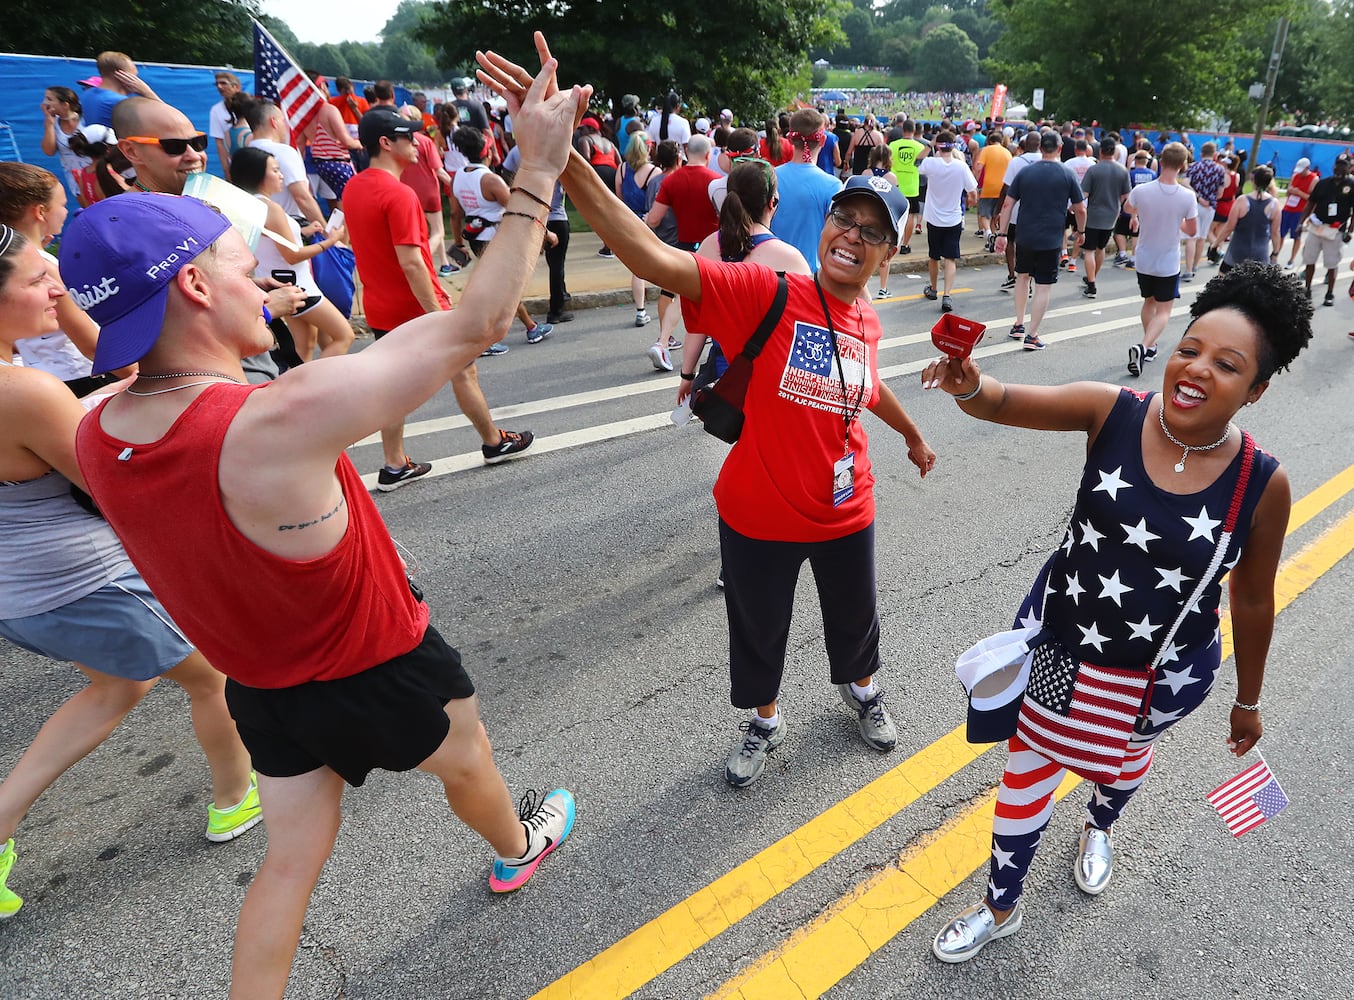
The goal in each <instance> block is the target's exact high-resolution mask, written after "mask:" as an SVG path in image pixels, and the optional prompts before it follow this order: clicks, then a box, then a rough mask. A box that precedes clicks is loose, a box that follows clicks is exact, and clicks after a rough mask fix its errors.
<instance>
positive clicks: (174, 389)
mask: <svg viewBox="0 0 1354 1000" xmlns="http://www.w3.org/2000/svg"><path fill="white" fill-rule="evenodd" d="M147 377H148V378H155V377H156V376H153V375H151V376H147ZM222 377H223V378H229V376H222ZM231 381H232V382H234V383H235V384H236V385H243V384H244V383H243V382H241V381H240V380H239V379H235V378H232V379H231ZM220 384H221V383H220V382H212V381H211V380H209V379H203V380H202V381H200V382H185V383H184V384H183V385H171V386H170V387H169V388H168V389H152V390H151V391H150V392H137V391H136V390H135V389H124V390H123V391H124V392H126V393H127V395H129V396H163V395H164V394H165V393H167V392H178V391H179V390H180V389H191V388H193V386H195V385H220Z"/></svg>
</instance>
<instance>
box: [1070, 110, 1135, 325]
mask: <svg viewBox="0 0 1354 1000" xmlns="http://www.w3.org/2000/svg"><path fill="white" fill-rule="evenodd" d="M1114 147H1115V142H1114V140H1113V139H1112V138H1110V137H1109V136H1106V137H1105V138H1103V139H1101V140H1100V159H1099V160H1097V161H1096V162H1095V165H1094V166H1092V167H1091V168H1090V169H1089V170H1087V171H1086V173H1085V174H1084V175H1083V176H1082V178H1081V190H1082V191H1084V192H1085V193H1086V239H1085V240H1084V241H1083V242H1082V244H1081V259H1082V262H1083V263H1084V264H1085V265H1086V275H1085V276H1084V277H1083V278H1082V279H1081V281H1082V289H1081V294H1083V295H1085V296H1086V297H1087V298H1088V299H1093V298H1095V295H1096V287H1095V279H1096V276H1097V275H1098V274H1099V273H1100V269H1101V268H1102V267H1104V266H1105V247H1107V246H1108V245H1109V242H1110V237H1111V236H1112V235H1114V225H1115V223H1116V222H1118V220H1119V213H1120V212H1121V211H1122V210H1123V207H1124V200H1125V199H1126V198H1127V197H1128V192H1129V191H1131V190H1132V189H1133V186H1132V184H1130V183H1129V179H1128V170H1127V169H1126V168H1124V167H1123V166H1121V165H1120V164H1118V163H1115V162H1114Z"/></svg>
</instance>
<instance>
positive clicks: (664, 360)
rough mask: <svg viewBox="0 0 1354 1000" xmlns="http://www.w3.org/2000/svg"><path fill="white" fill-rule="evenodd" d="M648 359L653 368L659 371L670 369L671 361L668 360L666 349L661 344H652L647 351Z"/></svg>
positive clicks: (668, 370)
mask: <svg viewBox="0 0 1354 1000" xmlns="http://www.w3.org/2000/svg"><path fill="white" fill-rule="evenodd" d="M648 354H649V360H650V361H652V362H653V366H654V370H655V371H660V372H670V371H672V362H671V361H669V360H668V352H667V349H666V348H664V347H663V345H662V344H654V345H653V346H651V347H650V348H649V351H648Z"/></svg>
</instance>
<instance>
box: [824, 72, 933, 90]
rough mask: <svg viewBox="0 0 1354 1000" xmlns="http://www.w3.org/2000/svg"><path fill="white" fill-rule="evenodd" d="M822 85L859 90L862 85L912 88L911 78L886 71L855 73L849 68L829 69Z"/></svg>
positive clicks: (899, 88)
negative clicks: (825, 81) (825, 80)
mask: <svg viewBox="0 0 1354 1000" xmlns="http://www.w3.org/2000/svg"><path fill="white" fill-rule="evenodd" d="M823 86H824V87H835V88H837V89H839V90H860V89H861V88H863V87H884V88H887V89H888V90H896V91H899V92H903V91H907V90H911V89H912V78H911V77H909V76H893V75H890V74H888V73H857V72H855V71H854V70H849V69H830V70H828V71H827V83H825V84H823Z"/></svg>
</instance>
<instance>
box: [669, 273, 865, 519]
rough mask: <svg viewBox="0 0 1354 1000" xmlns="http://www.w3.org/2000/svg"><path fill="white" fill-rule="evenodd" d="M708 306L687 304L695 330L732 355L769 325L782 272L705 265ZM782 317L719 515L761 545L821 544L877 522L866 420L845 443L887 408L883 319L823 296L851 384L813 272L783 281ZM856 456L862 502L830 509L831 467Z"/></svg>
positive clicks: (724, 472) (757, 370)
mask: <svg viewBox="0 0 1354 1000" xmlns="http://www.w3.org/2000/svg"><path fill="white" fill-rule="evenodd" d="M696 264H697V266H698V267H699V268H700V277H701V299H700V302H699V303H693V302H691V301H690V300H689V299H685V298H684V299H682V317H683V319H684V320H685V322H686V327H687V329H688V330H699V331H700V332H701V333H705V334H708V335H710V336H711V337H714V338H715V340H716V341H718V342H719V346H720V347H721V348H722V349H723V351H724V353H725V354H726V355H728V356H729V357H730V358H733V357H734V356H735V355H737V354H738V352H739V351H741V350H742V349H743V346H744V345H745V344H746V343H747V340H748V338H749V337H750V336H752V333H753V331H755V330H756V329H757V326H758V325H759V324H760V323H761V321H762V318H763V317H764V316H765V315H766V312H767V310H768V308H770V306H771V300H772V298H774V296H775V292H776V272H774V271H772V270H771V269H770V268H768V267H764V266H762V265H760V264H747V263H742V264H722V263H718V262H716V261H711V260H707V259H706V258H704V257H697V258H696ZM786 280H787V281H788V283H789V297H788V299H787V300H786V303H785V312H784V314H783V315H782V317H781V320H780V322H779V323H778V324H777V326H776V328H775V330H774V331H772V333H771V337H770V338H769V339H768V340H767V342H766V346H765V347H764V348H763V349H762V353H761V355H759V356H758V358H757V360H756V362H755V363H754V364H753V366H752V379H751V382H750V383H749V385H748V393H747V398H746V400H745V402H744V404H743V412H744V413H745V414H746V417H747V420H746V422H745V424H744V426H743V435H742V437H741V438H739V440H738V443H737V444H735V445H734V446H733V450H732V451H730V452H729V456H728V458H726V459H725V460H724V467H723V468H722V469H720V472H719V478H718V480H716V482H715V504H716V506H717V507H718V508H719V516H720V517H721V518H723V519H724V521H725V522H726V523H727V524H728V525H729V527H731V528H733V530H734V531H737V532H738V533H739V534H740V535H746V536H748V537H749V538H756V539H761V540H764V541H787V542H821V541H828V540H830V539H833V538H842V537H844V536H846V535H849V534H852V533H854V532H857V531H860V530H862V529H863V528H866V527H868V526H869V525H870V524H871V523H873V521H874V473H873V472H872V471H871V468H870V458H869V454H868V452H867V448H868V444H869V442H868V441H867V439H866V436H865V431H864V429H863V428H862V427H861V421H860V418H859V414H857V417H856V419H854V420H852V421H851V429H850V441H849V444H848V443H847V440H846V423H845V414H846V413H848V412H855V411H856V407H857V402H858V401H859V405H860V411H859V412H860V413H864V411H865V410H867V409H872V408H873V407H874V406H875V404H876V403H877V402H878V401H879V372H878V369H877V367H876V355H877V353H878V349H879V338H880V333H881V330H880V326H879V317H878V316H877V315H876V314H875V311H874V309H873V308H872V307H871V306H870V304H869V303H868V302H867V301H866V300H864V299H857V300H856V301H855V302H853V303H846V302H842V301H840V300H839V299H836V298H834V297H833V296H831V295H827V294H826V293H825V294H824V298H825V299H826V301H827V305H828V309H829V310H830V314H831V317H832V327H833V328H834V329H835V330H836V333H837V345H838V350H839V352H840V354H841V361H842V368H843V369H844V373H845V381H846V395H845V403H844V402H843V393H842V378H841V376H840V375H839V371H838V366H837V361H836V358H835V356H834V353H833V350H832V338H831V335H830V334H829V332H828V324H827V323H826V322H825V321H824V317H823V306H822V304H821V302H820V301H819V298H818V292H817V290H816V289H815V288H814V282H813V279H812V278H811V277H809V276H808V275H801V274H789V275H786ZM848 448H849V450H850V451H852V452H854V453H855V477H854V495H853V496H852V497H851V498H850V499H848V500H846V501H845V502H844V503H842V504H841V506H838V507H834V506H833V505H832V495H833V481H832V480H833V467H834V466H835V465H836V463H837V462H838V461H839V460H840V459H841V458H842V456H843V455H844V454H845V453H846V451H847V450H848Z"/></svg>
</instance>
